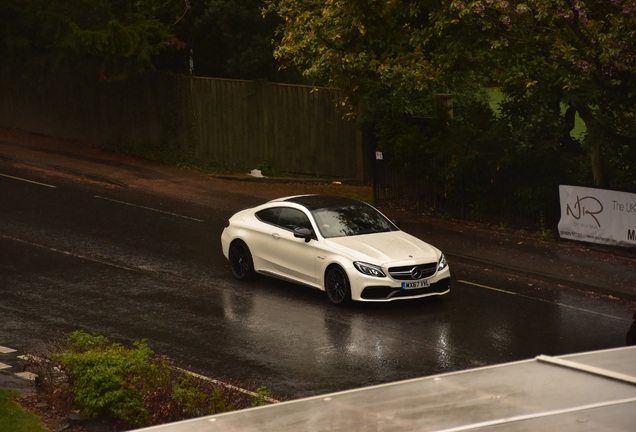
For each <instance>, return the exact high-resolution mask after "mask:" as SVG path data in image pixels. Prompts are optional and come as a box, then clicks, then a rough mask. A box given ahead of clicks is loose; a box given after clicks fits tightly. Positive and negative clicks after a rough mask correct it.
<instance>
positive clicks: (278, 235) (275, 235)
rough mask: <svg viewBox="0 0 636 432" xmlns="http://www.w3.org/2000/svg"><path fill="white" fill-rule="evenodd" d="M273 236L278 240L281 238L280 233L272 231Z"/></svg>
mask: <svg viewBox="0 0 636 432" xmlns="http://www.w3.org/2000/svg"><path fill="white" fill-rule="evenodd" d="M272 237H274V238H275V239H276V240H278V239H279V238H280V234H278V233H272Z"/></svg>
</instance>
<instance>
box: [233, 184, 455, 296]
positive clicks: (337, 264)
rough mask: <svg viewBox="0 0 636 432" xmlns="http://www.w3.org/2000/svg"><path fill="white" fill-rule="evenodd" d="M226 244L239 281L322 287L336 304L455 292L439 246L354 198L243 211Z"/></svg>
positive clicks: (289, 200)
mask: <svg viewBox="0 0 636 432" xmlns="http://www.w3.org/2000/svg"><path fill="white" fill-rule="evenodd" d="M221 245H222V248H223V255H225V257H226V258H227V259H228V260H229V262H230V267H231V269H232V273H233V274H234V276H235V277H236V278H238V279H250V278H252V277H253V276H254V275H255V274H256V273H260V274H264V275H268V276H273V277H276V278H280V279H284V280H288V281H291V282H294V283H297V284H302V285H306V286H309V287H312V288H317V289H320V290H323V291H325V292H326V293H327V296H328V297H329V300H331V301H332V302H333V303H335V304H338V305H341V304H346V303H348V302H350V301H351V300H356V301H365V302H387V301H393V300H402V299H414V298H421V297H427V296H433V295H442V294H446V293H448V292H449V290H450V281H451V277H450V269H449V268H448V263H447V262H446V259H445V258H444V254H442V252H441V251H440V250H439V249H437V248H435V247H434V246H431V245H430V244H428V243H426V242H424V241H422V240H420V239H418V238H416V237H413V236H412V235H410V234H407V233H405V232H404V231H401V230H400V229H399V228H398V227H397V226H396V224H394V223H393V222H392V221H391V220H389V219H388V218H387V217H386V216H384V215H383V214H382V213H380V212H379V211H378V210H377V209H375V208H374V207H372V206H371V205H369V204H367V203H365V202H362V201H358V200H354V199H350V198H342V197H335V196H325V195H299V196H292V197H285V198H279V199H276V200H273V201H269V202H267V203H265V204H262V205H260V206H257V207H254V208H250V209H247V210H242V211H240V212H238V213H236V214H235V215H233V216H232V217H231V218H230V219H229V220H228V221H227V223H226V225H225V229H224V230H223V234H222V235H221Z"/></svg>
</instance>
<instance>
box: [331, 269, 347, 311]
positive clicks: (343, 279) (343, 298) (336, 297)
mask: <svg viewBox="0 0 636 432" xmlns="http://www.w3.org/2000/svg"><path fill="white" fill-rule="evenodd" d="M325 291H326V292H327V297H329V300H330V301H331V303H333V304H336V305H339V306H341V305H345V304H348V303H350V302H351V286H350V285H349V278H348V277H347V273H345V271H344V270H343V269H342V267H340V266H335V265H334V266H332V267H329V268H328V269H327V273H325Z"/></svg>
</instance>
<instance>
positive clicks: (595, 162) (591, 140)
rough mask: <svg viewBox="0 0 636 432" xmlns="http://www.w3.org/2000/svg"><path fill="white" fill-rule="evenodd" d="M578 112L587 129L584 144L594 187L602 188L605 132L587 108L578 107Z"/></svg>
mask: <svg viewBox="0 0 636 432" xmlns="http://www.w3.org/2000/svg"><path fill="white" fill-rule="evenodd" d="M578 111H579V115H580V116H581V119H582V120H583V122H584V123H585V127H586V128H587V136H586V138H585V144H586V146H587V151H588V152H589V155H590V164H591V167H592V178H593V180H594V186H603V184H604V182H605V178H604V173H603V142H604V141H605V138H606V136H605V130H604V129H603V126H602V125H601V123H600V122H599V121H598V120H596V118H595V117H594V114H593V113H592V112H591V110H590V109H589V108H587V107H583V108H581V107H578Z"/></svg>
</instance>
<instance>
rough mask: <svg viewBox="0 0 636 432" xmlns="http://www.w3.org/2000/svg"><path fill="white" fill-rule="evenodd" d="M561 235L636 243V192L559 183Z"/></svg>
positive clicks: (595, 241)
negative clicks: (560, 184)
mask: <svg viewBox="0 0 636 432" xmlns="http://www.w3.org/2000/svg"><path fill="white" fill-rule="evenodd" d="M559 196H560V198H561V220H560V221H559V235H560V236H561V238H566V239H570V240H579V241H586V242H592V243H602V244H606V245H611V246H631V247H636V194H632V193H627V192H616V191H611V190H603V189H592V188H585V187H577V186H559Z"/></svg>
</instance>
